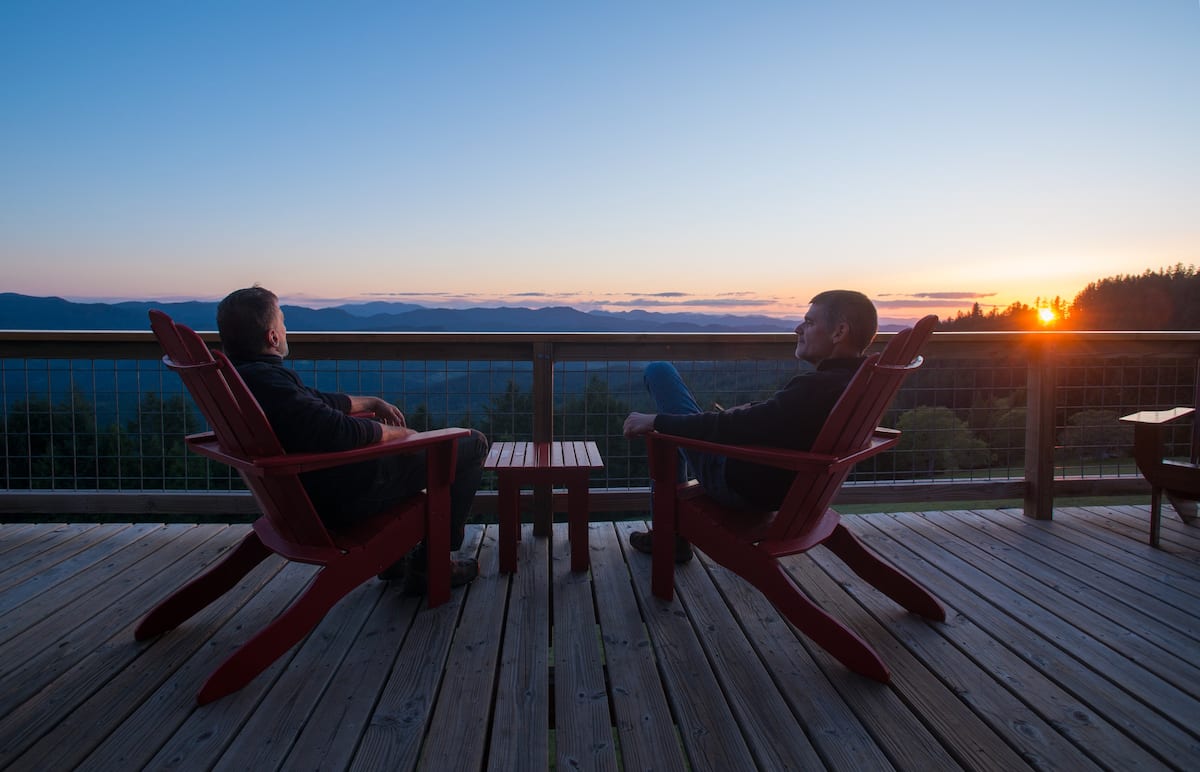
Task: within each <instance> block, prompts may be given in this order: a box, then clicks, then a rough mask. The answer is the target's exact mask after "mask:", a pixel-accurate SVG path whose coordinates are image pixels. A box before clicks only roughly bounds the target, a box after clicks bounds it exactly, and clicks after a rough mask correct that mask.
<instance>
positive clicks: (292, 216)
mask: <svg viewBox="0 0 1200 772" xmlns="http://www.w3.org/2000/svg"><path fill="white" fill-rule="evenodd" d="M0 110H2V111H3V114H2V115H3V119H2V120H0V262H2V264H3V266H4V267H3V274H4V279H3V282H2V284H3V287H0V289H4V290H7V291H14V292H23V293H27V294H35V295H61V296H65V297H69V298H154V299H175V298H180V297H197V298H204V299H215V298H219V297H221V296H222V295H223V294H225V292H226V291H228V290H229V289H232V288H234V287H239V286H245V285H248V284H252V283H255V282H258V283H261V284H263V285H264V286H267V287H270V288H271V289H274V290H275V291H276V292H278V293H279V294H280V295H281V296H283V298H284V299H285V300H286V301H288V302H295V303H302V304H309V305H321V304H324V303H327V302H330V301H335V300H341V299H397V300H408V301H414V302H422V303H426V304H434V305H449V306H453V305H464V304H466V305H495V304H497V303H506V304H515V305H527V306H533V307H538V306H544V305H556V304H570V305H575V306H577V307H580V308H593V307H606V308H613V309H621V308H630V307H643V308H649V309H654V310H671V309H673V308H686V309H688V310H719V309H728V310H736V311H757V312H765V313H776V314H780V315H784V316H795V315H796V311H797V309H799V310H803V308H804V307H805V306H806V305H807V300H808V298H809V297H811V296H812V295H813V294H814V293H816V292H817V291H820V290H822V289H828V288H832V287H853V288H858V289H861V290H863V291H865V292H867V293H868V294H870V295H871V296H872V297H874V298H876V299H877V301H878V302H879V304H880V306H881V310H882V311H883V315H884V316H888V317H906V316H907V317H911V316H915V315H918V314H919V313H921V312H922V310H923V309H930V310H933V311H934V312H938V313H941V314H942V315H943V316H945V315H949V314H951V313H952V312H953V311H954V310H955V309H958V308H967V307H969V306H970V304H971V302H973V301H975V300H979V301H980V302H981V303H983V304H984V306H985V308H986V307H988V306H989V305H991V304H997V305H1001V306H1005V305H1008V304H1009V303H1011V302H1012V301H1014V300H1020V301H1022V302H1026V303H1033V302H1034V300H1035V299H1036V298H1038V297H1041V298H1051V297H1054V296H1055V295H1060V296H1062V297H1063V298H1064V299H1065V300H1070V299H1072V298H1073V297H1074V295H1075V293H1077V292H1078V291H1079V290H1081V289H1082V288H1083V287H1084V286H1085V285H1086V284H1087V282H1089V281H1091V280H1093V279H1096V278H1100V277H1104V276H1110V275H1115V274H1125V273H1141V272H1142V271H1144V270H1146V269H1153V270H1157V269H1158V268H1161V267H1167V266H1171V265H1174V264H1176V263H1184V264H1195V263H1200V255H1198V253H1200V3H1197V1H1196V0H1093V1H1092V2H1075V1H1073V0H1040V1H1038V2H1025V1H1024V0H1006V1H1005V2H976V1H974V0H955V1H954V2H949V1H948V2H923V1H921V0H914V1H913V2H895V1H894V0H892V1H890V2H844V3H833V2H827V3H824V2H823V3H817V2H801V0H791V1H790V2H739V3H732V2H730V3H708V2H686V3H685V2H654V3H645V2H639V3H623V2H604V3H588V4H585V3H563V2H556V3H550V2H546V3H529V2H491V3H464V2H449V3H437V4H433V3H424V2H422V3H400V2H340V3H335V2H332V1H330V2H322V3H315V2H288V3H283V2H280V3H262V2H248V1H247V2H225V1H219V2H218V1H214V2H181V1H178V2H163V1H161V0H160V1H158V2H144V3H143V2H138V3H134V2H118V1H114V2H54V1H53V0H50V1H42V2H34V1H32V0H7V2H4V3H3V4H0Z"/></svg>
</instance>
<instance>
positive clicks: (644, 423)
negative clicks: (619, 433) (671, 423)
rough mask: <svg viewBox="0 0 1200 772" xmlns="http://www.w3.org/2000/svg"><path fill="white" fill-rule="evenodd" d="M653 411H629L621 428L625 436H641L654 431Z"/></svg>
mask: <svg viewBox="0 0 1200 772" xmlns="http://www.w3.org/2000/svg"><path fill="white" fill-rule="evenodd" d="M654 415H655V414H654V413H630V414H629V416H628V417H627V418H626V419H625V426H624V427H623V430H624V432H625V436H626V437H627V438H632V437H641V436H642V435H643V434H648V433H649V432H652V431H654Z"/></svg>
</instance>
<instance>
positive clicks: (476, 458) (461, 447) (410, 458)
mask: <svg viewBox="0 0 1200 772" xmlns="http://www.w3.org/2000/svg"><path fill="white" fill-rule="evenodd" d="M487 452H488V442H487V438H485V437H484V436H483V434H482V433H481V432H478V431H475V430H474V429H472V430H471V434H470V436H468V437H462V438H460V439H459V440H458V447H457V454H456V456H457V457H456V462H455V467H454V482H452V483H451V484H450V549H452V550H456V549H458V548H459V547H461V546H462V543H463V538H464V535H465V530H466V524H467V519H468V518H469V517H470V515H471V506H472V504H473V503H474V501H475V492H476V491H478V490H479V483H480V481H481V480H482V478H483V462H484V459H486V458H487ZM374 463H375V464H376V473H375V478H374V481H373V482H372V484H371V485H370V486H369V487H368V488H367V489H366V490H363V491H362V492H361V493H356V492H354V491H347V492H346V497H345V499H344V500H343V501H342V502H340V503H339V506H338V512H337V513H336V515H335V519H333V522H334V523H341V524H346V525H348V524H352V523H354V522H357V521H360V520H364V519H366V518H368V517H370V516H371V515H375V514H378V513H380V512H382V511H384V510H385V509H387V508H389V507H391V506H392V505H394V504H395V503H396V502H398V501H400V500H402V499H406V498H408V497H410V496H415V495H416V494H418V493H420V492H421V491H422V490H424V489H425V454H424V453H416V454H407V455H395V456H387V457H385V458H381V459H379V460H378V461H377V462H374ZM421 553H422V554H423V553H424V550H423V549H422V550H421Z"/></svg>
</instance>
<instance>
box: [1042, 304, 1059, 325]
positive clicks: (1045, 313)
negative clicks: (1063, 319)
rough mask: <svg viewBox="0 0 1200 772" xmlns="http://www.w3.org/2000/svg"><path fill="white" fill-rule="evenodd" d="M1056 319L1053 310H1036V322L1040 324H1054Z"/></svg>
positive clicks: (1056, 316)
mask: <svg viewBox="0 0 1200 772" xmlns="http://www.w3.org/2000/svg"><path fill="white" fill-rule="evenodd" d="M1057 319H1058V315H1057V314H1055V313H1054V309H1053V308H1039V309H1038V321H1039V322H1041V323H1042V324H1054V322H1055V320H1057Z"/></svg>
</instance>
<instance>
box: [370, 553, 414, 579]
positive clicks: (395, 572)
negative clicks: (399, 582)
mask: <svg viewBox="0 0 1200 772" xmlns="http://www.w3.org/2000/svg"><path fill="white" fill-rule="evenodd" d="M406 565H407V561H406V560H405V559H404V558H400V559H399V560H397V561H396V562H395V563H392V564H391V565H390V566H388V567H387V568H385V569H383V570H382V571H380V572H379V573H378V574H376V576H377V578H378V579H379V580H380V581H383V582H390V581H392V580H393V579H400V578H402V577H403V576H404V567H405V566H406Z"/></svg>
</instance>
